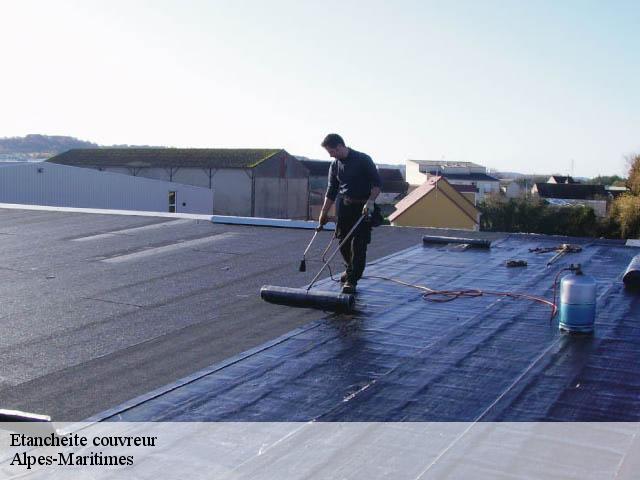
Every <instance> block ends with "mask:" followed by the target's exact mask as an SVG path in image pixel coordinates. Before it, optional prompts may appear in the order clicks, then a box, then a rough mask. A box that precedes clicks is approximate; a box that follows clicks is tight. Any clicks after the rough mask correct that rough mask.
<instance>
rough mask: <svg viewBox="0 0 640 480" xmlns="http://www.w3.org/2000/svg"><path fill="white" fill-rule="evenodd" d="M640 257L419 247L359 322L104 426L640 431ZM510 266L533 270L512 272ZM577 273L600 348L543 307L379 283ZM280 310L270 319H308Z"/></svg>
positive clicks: (304, 334) (369, 285)
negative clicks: (541, 426) (588, 289)
mask: <svg viewBox="0 0 640 480" xmlns="http://www.w3.org/2000/svg"><path fill="white" fill-rule="evenodd" d="M565 242H571V243H572V244H577V245H580V246H581V247H582V250H581V251H580V252H578V253H571V254H567V255H566V256H565V257H562V258H561V259H560V260H558V261H556V262H554V263H552V264H551V265H550V266H547V262H549V260H550V259H551V258H552V257H553V256H554V255H555V252H554V251H548V252H546V253H534V252H532V251H531V249H534V248H539V247H543V248H548V247H556V246H559V245H560V244H562V243H565ZM638 252H639V250H638V249H637V248H630V247H626V246H624V244H623V243H622V242H619V241H607V240H593V239H577V238H566V237H551V236H544V235H509V236H507V237H504V238H502V239H498V240H496V241H494V243H493V244H492V246H491V248H490V249H484V250H483V249H473V248H466V247H465V246H464V245H463V244H462V245H460V244H459V245H453V244H451V245H446V244H445V245H442V244H440V245H437V244H436V245H427V246H415V247H411V248H409V249H407V250H404V251H401V252H398V253H396V254H393V255H391V256H389V257H387V258H382V259H380V260H377V261H374V262H372V263H371V264H370V265H369V266H368V268H367V271H366V273H365V278H364V279H363V280H362V281H361V282H360V283H359V284H358V288H359V292H360V293H359V294H358V301H357V305H358V307H357V308H358V311H357V312H356V313H355V314H353V315H351V316H345V315H335V314H327V315H326V316H325V317H324V318H322V319H319V320H314V321H312V322H309V323H307V324H306V325H304V326H302V327H300V328H298V329H295V330H292V331H290V332H288V333H287V334H285V335H283V336H281V337H279V338H277V339H274V340H272V341H270V342H267V343H265V344H263V345H261V346H260V347H257V348H254V349H251V350H248V351H246V352H244V353H243V354H241V355H238V356H234V357H231V358H228V359H227V360H225V361H224V362H221V363H219V364H215V365H212V366H210V367H208V368H206V369H204V370H202V371H201V372H198V373H196V374H194V375H191V376H189V377H185V378H184V379H183V380H181V381H179V382H177V383H175V384H172V385H168V386H166V387H163V388H162V389H159V390H157V391H154V392H151V393H149V394H148V395H146V396H142V397H139V398H137V399H134V400H132V401H130V402H127V403H125V404H123V405H120V406H119V407H117V408H115V409H112V410H110V411H107V412H104V414H103V415H101V416H99V417H98V418H100V419H108V420H126V421H141V420H144V421H150V420H153V421H160V420H162V421H169V420H172V421H271V422H281V421H296V422H307V421H311V420H315V421H331V422H335V421H349V422H351V421H357V422H361V421H369V422H371V421H373V422H390V421H417V422H423V421H450V422H477V421H578V422H581V421H638V420H640V408H639V407H640V397H638V395H637V391H638V389H639V388H640V384H639V382H638V378H639V374H640V363H639V362H638V358H639V355H640V329H639V328H638V325H637V320H638V318H637V315H636V313H635V312H637V309H638V306H639V305H640V304H639V302H640V297H639V296H638V294H637V293H633V292H629V291H626V290H625V288H624V286H623V284H622V282H621V276H622V273H623V272H624V270H625V267H626V265H627V264H628V263H629V261H630V260H631V258H632V257H633V256H634V255H637V254H638ZM509 259H524V260H526V261H527V262H528V266H527V267H522V268H508V267H507V266H506V261H507V260H509ZM569 263H580V264H582V266H583V269H584V271H585V273H587V274H589V275H592V276H594V277H595V279H596V281H597V303H598V306H597V320H596V325H595V326H596V330H595V334H594V335H593V336H576V335H569V334H565V333H561V332H560V331H559V330H558V326H557V318H556V319H555V320H554V321H553V322H550V308H549V306H548V305H546V304H543V303H539V302H534V301H530V300H528V299H524V298H517V299H516V298H509V297H505V296H500V295H493V294H484V295H481V296H477V295H473V296H469V297H463V298H456V299H454V300H451V301H443V300H447V298H449V299H450V297H442V296H433V297H429V298H427V299H425V298H423V294H424V291H421V290H418V289H416V288H411V287H407V286H406V285H400V284H397V283H393V282H390V281H388V280H385V279H383V278H381V277H387V278H389V277H391V278H394V279H397V280H399V281H400V282H405V283H409V284H420V285H427V286H429V287H431V288H435V289H446V290H449V291H464V290H467V291H473V290H475V289H481V290H484V291H485V292H505V293H508V292H511V293H514V292H515V293H522V294H527V295H533V296H538V297H541V298H542V297H543V298H547V299H550V298H551V295H552V291H553V280H554V277H555V276H556V275H557V274H558V272H560V270H561V269H562V268H563V267H565V266H566V265H568V264H569ZM319 288H322V289H329V290H337V289H338V286H337V285H335V284H334V283H332V282H330V281H325V282H323V283H322V284H321V285H320V286H319ZM428 300H432V301H428ZM270 309H271V316H279V315H284V314H287V313H289V312H291V311H292V310H294V311H301V310H297V309H292V308H287V307H281V306H274V305H272V306H270ZM328 386H330V388H329V387H328Z"/></svg>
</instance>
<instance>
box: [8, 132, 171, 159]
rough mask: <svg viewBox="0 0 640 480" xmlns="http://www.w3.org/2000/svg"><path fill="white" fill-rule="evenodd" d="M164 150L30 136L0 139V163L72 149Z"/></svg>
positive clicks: (37, 135) (50, 155)
mask: <svg viewBox="0 0 640 480" xmlns="http://www.w3.org/2000/svg"><path fill="white" fill-rule="evenodd" d="M116 147H117V148H165V147H151V146H148V145H111V146H104V145H98V144H97V143H93V142H87V141H85V140H79V139H77V138H74V137H66V136H60V135H39V134H30V135H27V136H25V137H4V138H2V137H0V161H2V162H6V161H40V160H44V159H47V158H49V157H52V156H54V155H57V154H59V153H62V152H66V151H67V150H71V149H72V148H116Z"/></svg>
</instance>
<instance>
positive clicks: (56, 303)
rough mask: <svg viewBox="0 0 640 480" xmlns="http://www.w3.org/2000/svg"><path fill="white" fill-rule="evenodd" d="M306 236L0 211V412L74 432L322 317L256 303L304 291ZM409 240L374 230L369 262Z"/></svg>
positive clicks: (415, 239)
mask: <svg viewBox="0 0 640 480" xmlns="http://www.w3.org/2000/svg"><path fill="white" fill-rule="evenodd" d="M311 233H312V232H310V231H309V230H298V229H288V228H269V227H251V226H240V225H216V224H212V223H210V222H207V221H201V220H200V221H199V220H192V219H184V218H182V219H177V220H175V219H168V218H154V217H142V216H133V215H122V216H119V215H99V214H89V213H70V212H50V211H27V210H15V209H0V242H2V252H3V255H2V264H1V265H0V279H1V281H0V299H1V300H0V302H1V303H0V321H1V322H2V325H3V327H4V328H3V333H2V336H1V337H0V359H1V362H0V407H2V408H6V409H19V410H26V411H31V412H37V413H43V414H48V415H51V416H52V418H53V419H54V420H56V421H77V420H82V419H85V418H87V417H89V416H91V415H94V414H96V413H98V412H101V411H104V410H106V409H109V408H111V407H113V406H114V405H118V404H120V403H122V402H124V401H127V400H129V399H131V398H133V397H136V396H138V395H142V394H144V393H145V392H148V391H150V390H153V389H156V388H159V387H161V386H163V385H166V384H167V383H170V382H174V381H176V380H177V379H180V378H182V377H184V376H185V375H189V374H192V373H193V372H195V371H198V370H200V369H203V368H205V367H208V366H210V365H211V364H213V363H216V362H221V361H223V360H224V359H227V358H229V357H231V356H233V355H237V354H239V353H241V352H244V351H246V350H248V349H251V348H254V347H256V346H258V345H261V344H263V343H264V342H267V341H270V340H272V339H274V338H276V337H279V336H281V335H283V334H286V333H287V332H289V331H291V330H292V329H295V328H297V327H299V326H301V325H305V324H308V323H309V322H313V321H317V320H321V319H323V318H324V317H325V314H324V313H323V312H321V311H315V310H300V309H290V308H285V307H277V306H273V305H269V304H266V303H264V302H263V301H262V300H261V299H260V298H259V289H260V287H261V286H262V285H264V284H275V285H283V286H303V285H305V284H307V283H308V282H309V281H310V279H311V278H312V277H313V275H314V274H315V273H316V271H317V269H318V268H319V267H320V263H318V262H317V261H314V260H311V259H308V260H307V272H306V273H299V272H298V265H299V262H300V259H301V255H302V252H303V250H304V248H305V246H306V244H307V242H308V241H309V240H310V238H311ZM422 234H423V229H412V228H392V227H380V228H378V229H376V230H375V231H374V239H373V242H372V244H371V246H370V250H369V258H370V259H375V258H380V257H382V256H385V255H389V254H391V253H394V252H397V251H400V250H403V249H405V248H407V247H410V246H412V245H415V244H417V243H419V242H420V240H421V236H422ZM331 235H332V233H329V232H326V233H322V234H321V235H320V236H319V240H318V242H317V244H316V245H315V247H314V248H313V250H312V252H313V253H314V254H315V256H316V258H317V256H318V255H317V254H318V252H321V251H322V250H323V249H324V247H326V245H327V242H328V241H329V239H330V238H331ZM338 256H339V255H338ZM334 268H335V270H337V271H340V270H339V269H340V264H339V262H337V261H336V262H335V264H334Z"/></svg>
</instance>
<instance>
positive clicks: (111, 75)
mask: <svg viewBox="0 0 640 480" xmlns="http://www.w3.org/2000/svg"><path fill="white" fill-rule="evenodd" d="M639 24H640V2H638V1H637V0H630V1H623V0H611V1H591V0H549V1H547V0H535V1H534V0H526V1H525V0H523V1H517V0H512V1H506V0H503V1H498V0H469V1H467V0H448V1H429V0H419V1H410V0H406V1H404V0H394V1H377V0H365V1H349V0H340V1H334V0H322V1H305V0H297V1H289V0H269V1H257V0H256V1H242V0H232V1H222V0H209V1H195V0H182V1H170V0H154V1H136V0H128V1H119V0H111V1H106V0H105V1H92V0H81V1H70V0H56V1H55V2H52V1H31V0H22V1H20V2H13V1H8V0H0V62H1V65H2V69H1V70H0V137H9V136H22V135H26V134H28V133H41V134H48V135H71V136H74V137H78V138H81V139H83V140H89V141H93V142H96V143H99V144H104V145H111V144H137V145H166V146H174V147H211V148H216V147H219V148H234V147H238V148H239V147H242V148H284V149H286V150H287V151H288V152H289V153H291V154H294V155H304V156H307V157H310V158H317V159H327V160H328V159H329V158H328V156H327V154H326V152H325V151H324V150H323V149H322V148H321V147H320V143H321V141H322V139H323V137H324V136H325V135H326V134H327V133H330V132H337V133H340V134H341V135H342V136H343V137H344V138H345V140H346V142H347V144H348V145H349V146H351V147H353V148H355V149H356V150H360V151H363V152H366V153H368V154H369V155H371V156H372V157H373V159H374V161H376V162H377V163H387V164H401V163H404V162H405V161H406V160H407V159H445V160H459V161H471V162H476V163H479V164H482V165H485V166H487V167H489V168H494V169H498V170H501V171H516V172H522V173H541V174H545V173H561V174H567V173H569V174H573V175H575V176H588V177H590V176H595V175H598V174H603V175H613V174H618V175H624V174H626V172H627V166H626V162H625V156H627V155H629V154H632V153H634V152H640V88H639V87H638V85H639V83H638V79H639V78H640V62H639V61H638V60H639V57H640V54H639V52H640V29H639V28H638V25H639ZM572 165H573V169H572Z"/></svg>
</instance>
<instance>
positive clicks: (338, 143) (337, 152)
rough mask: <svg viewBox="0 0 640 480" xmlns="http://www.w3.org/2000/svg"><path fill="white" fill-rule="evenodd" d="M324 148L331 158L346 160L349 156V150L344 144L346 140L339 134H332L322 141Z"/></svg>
mask: <svg viewBox="0 0 640 480" xmlns="http://www.w3.org/2000/svg"><path fill="white" fill-rule="evenodd" d="M322 146H323V147H324V149H325V150H326V151H327V153H328V154H329V156H330V157H332V158H337V159H338V160H344V159H345V158H347V155H349V149H348V148H347V147H346V145H345V144H344V140H343V139H342V137H341V136H340V135H338V134H337V133H330V134H329V135H327V136H326V137H324V140H323V141H322Z"/></svg>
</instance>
